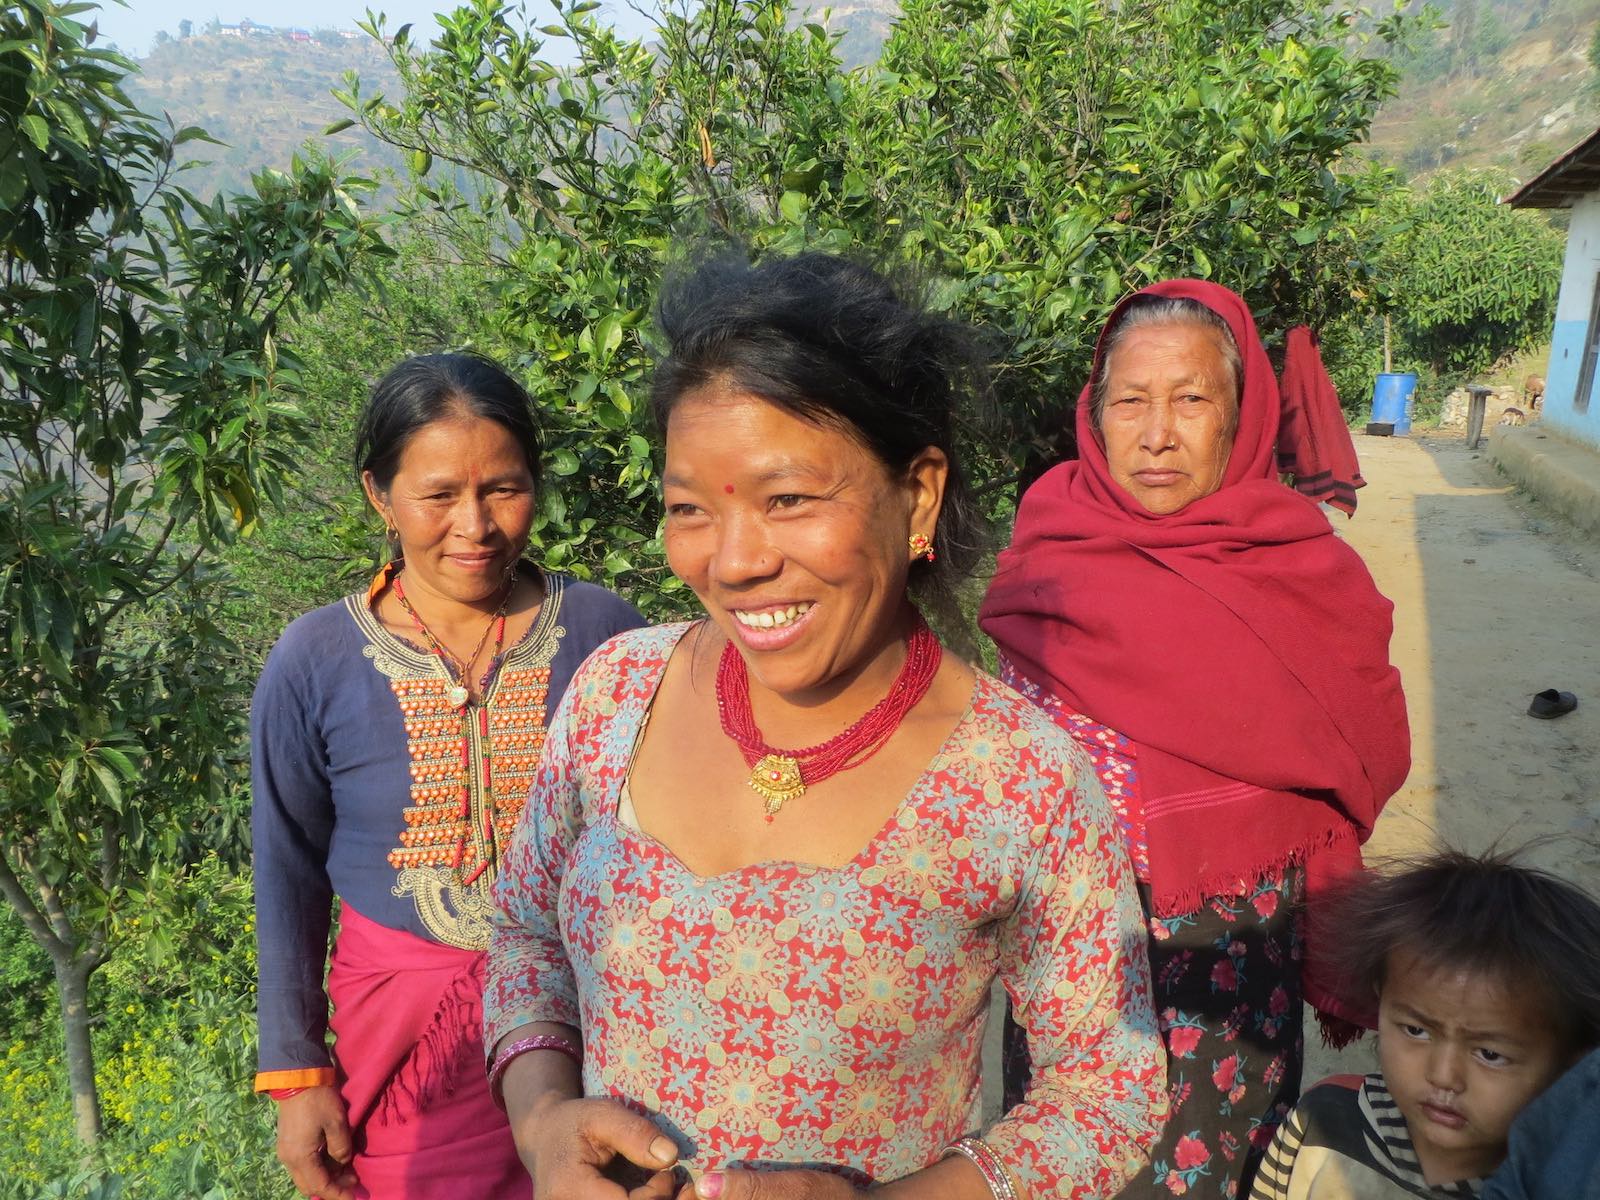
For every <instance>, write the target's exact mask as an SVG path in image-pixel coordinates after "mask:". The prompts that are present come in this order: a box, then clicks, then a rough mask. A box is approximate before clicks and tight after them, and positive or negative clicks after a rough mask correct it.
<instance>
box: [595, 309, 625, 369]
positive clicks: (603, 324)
mask: <svg viewBox="0 0 1600 1200" xmlns="http://www.w3.org/2000/svg"><path fill="white" fill-rule="evenodd" d="M594 341H595V349H596V351H597V352H598V355H599V358H600V361H601V362H610V361H611V356H612V355H614V354H615V353H616V352H617V347H618V346H620V345H622V321H621V319H620V318H619V317H618V316H617V314H616V313H611V314H608V315H607V316H605V317H602V318H601V320H600V323H599V325H597V326H596V327H595V333H594Z"/></svg>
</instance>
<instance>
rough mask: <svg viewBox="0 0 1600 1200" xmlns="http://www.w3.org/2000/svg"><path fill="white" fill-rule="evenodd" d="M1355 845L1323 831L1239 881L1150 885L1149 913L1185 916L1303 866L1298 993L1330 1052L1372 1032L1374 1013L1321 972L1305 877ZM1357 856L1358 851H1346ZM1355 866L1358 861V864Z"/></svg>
mask: <svg viewBox="0 0 1600 1200" xmlns="http://www.w3.org/2000/svg"><path fill="white" fill-rule="evenodd" d="M1355 840H1356V834H1355V830H1354V829H1352V828H1350V827H1349V826H1348V825H1346V826H1343V827H1336V828H1333V829H1330V830H1328V831H1327V832H1326V833H1324V834H1322V835H1321V836H1320V837H1317V838H1313V839H1310V840H1308V841H1306V842H1305V843H1303V844H1301V845H1300V846H1297V847H1295V848H1293V849H1292V850H1290V851H1289V852H1287V853H1284V854H1277V855H1274V856H1273V857H1272V858H1271V859H1269V860H1268V861H1266V862H1265V863H1262V864H1261V865H1260V866H1258V867H1255V868H1253V869H1252V870H1251V871H1250V872H1248V873H1247V874H1246V875H1245V876H1244V877H1240V876H1239V875H1230V876H1226V877H1224V876H1215V875H1214V876H1205V877H1201V878H1199V879H1195V878H1193V877H1189V878H1184V879H1181V880H1179V881H1178V883H1179V885H1180V886H1177V887H1170V888H1164V889H1162V890H1161V891H1159V892H1158V891H1156V889H1155V886H1154V884H1153V883H1152V886H1151V899H1150V906H1151V911H1152V912H1153V913H1154V914H1155V915H1156V916H1158V917H1177V916H1182V915H1183V914H1185V913H1191V912H1194V911H1195V909H1197V908H1200V907H1201V906H1202V905H1203V904H1205V902H1206V901H1207V900H1209V899H1210V898H1211V897H1213V896H1233V895H1239V894H1249V893H1250V892H1251V891H1252V890H1253V889H1255V888H1257V887H1259V886H1260V885H1261V884H1262V883H1264V882H1266V881H1267V880H1269V879H1271V878H1274V877H1276V876H1280V875H1282V874H1283V873H1284V872H1285V871H1287V870H1289V869H1290V868H1291V867H1297V866H1298V867H1304V868H1305V869H1306V873H1307V877H1306V895H1305V906H1304V907H1305V914H1304V924H1303V926H1302V929H1303V931H1304V937H1305V942H1306V954H1305V958H1304V960H1303V961H1304V969H1303V973H1302V977H1301V986H1302V988H1303V991H1304V995H1305V998H1306V1003H1308V1004H1310V1005H1311V1007H1312V1008H1313V1009H1314V1010H1315V1011H1316V1014H1317V1024H1318V1026H1319V1029H1320V1032H1321V1034H1322V1040H1323V1041H1324V1042H1325V1043H1326V1044H1327V1045H1329V1046H1331V1047H1333V1048H1334V1049H1340V1048H1342V1047H1344V1046H1348V1045H1349V1044H1350V1043H1351V1042H1354V1041H1355V1040H1357V1039H1358V1038H1360V1037H1361V1036H1362V1035H1363V1034H1364V1033H1366V1032H1367V1030H1368V1029H1371V1028H1373V1027H1374V1023H1375V1022H1374V1018H1375V1015H1376V1014H1375V1013H1373V1012H1371V1011H1370V1010H1369V1011H1363V1010H1361V1009H1359V1008H1358V1007H1357V1006H1355V1005H1352V1004H1351V1003H1350V1001H1349V999H1348V998H1347V997H1346V996H1344V995H1342V994H1341V993H1340V991H1339V989H1338V988H1337V986H1336V985H1334V983H1333V981H1331V980H1330V979H1329V978H1328V976H1327V973H1326V971H1325V970H1324V969H1323V967H1322V965H1321V964H1322V963H1323V962H1324V956H1323V955H1322V954H1319V953H1318V952H1317V948H1316V942H1317V941H1318V940H1320V938H1321V936H1322V933H1323V931H1322V930H1320V929H1316V928H1315V927H1314V922H1313V920H1312V919H1311V918H1310V916H1309V912H1310V909H1311V908H1312V906H1313V905H1314V904H1315V903H1316V900H1317V896H1316V893H1315V890H1314V888H1313V886H1312V885H1313V880H1312V878H1311V869H1312V860H1313V859H1314V858H1315V856H1317V855H1318V854H1324V853H1327V852H1328V851H1331V850H1336V849H1343V848H1344V847H1345V846H1346V844H1347V843H1351V842H1354V841H1355ZM1350 848H1351V849H1352V850H1355V851H1356V853H1357V854H1359V847H1358V846H1352V847H1350ZM1358 861H1359V859H1358Z"/></svg>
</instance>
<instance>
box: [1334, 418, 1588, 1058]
mask: <svg viewBox="0 0 1600 1200" xmlns="http://www.w3.org/2000/svg"><path fill="white" fill-rule="evenodd" d="M1356 449H1357V451H1358V453H1359V454H1360V456H1361V467H1362V473H1363V474H1364V475H1365V476H1366V478H1367V480H1368V486H1367V487H1366V488H1365V489H1363V490H1362V492H1361V494H1360V500H1361V502H1360V508H1359V510H1358V513H1357V515H1356V517H1355V518H1354V519H1353V520H1350V521H1349V522H1346V521H1345V519H1344V518H1343V517H1338V518H1336V521H1337V525H1338V528H1339V531H1340V533H1341V534H1342V535H1344V536H1345V537H1347V538H1348V539H1349V541H1350V544H1351V545H1353V546H1354V547H1355V548H1356V549H1357V550H1358V551H1360V553H1361V555H1362V557H1363V558H1364V559H1365V560H1366V562H1367V565H1368V567H1370V568H1371V570H1372V573H1373V575H1374V576H1375V577H1376V579H1377V581H1378V586H1379V587H1380V588H1381V589H1382V590H1383V591H1384V593H1385V594H1386V595H1388V596H1389V597H1390V598H1391V599H1392V600H1393V601H1394V602H1395V636H1394V643H1393V654H1394V658H1395V661H1396V663H1397V664H1398V666H1399V667H1400V670H1401V673H1402V675H1403V677H1404V680H1405V688H1406V700H1407V707H1408V709H1409V710H1410V714H1411V732H1412V739H1413V749H1412V759H1413V761H1412V768H1411V776H1410V778H1409V779H1408V780H1407V782H1406V785H1405V787H1404V788H1403V789H1402V790H1401V791H1400V793H1399V795H1397V796H1396V797H1395V798H1394V799H1393V800H1391V801H1390V802H1389V806H1388V808H1387V809H1386V810H1385V811H1384V814H1383V816H1382V817H1381V818H1380V819H1379V822H1378V827H1377V832H1376V833H1375V834H1374V836H1373V839H1372V841H1371V842H1370V843H1369V844H1368V847H1367V857H1368V859H1369V861H1370V860H1372V859H1374V858H1377V859H1381V858H1382V856H1384V855H1392V854H1407V853H1412V852H1416V851H1419V850H1426V849H1428V848H1430V847H1433V846H1435V845H1438V844H1441V843H1443V844H1448V845H1450V846H1454V847H1457V848H1460V849H1464V850H1469V851H1475V850H1482V849H1484V848H1486V847H1487V846H1489V845H1491V844H1492V843H1494V842H1496V841H1499V842H1501V843H1502V844H1503V845H1508V846H1511V845H1520V844H1523V843H1525V842H1528V841H1530V840H1532V839H1536V838H1537V839H1543V840H1541V841H1539V842H1538V843H1537V844H1536V845H1534V846H1532V847H1531V848H1530V851H1529V854H1528V859H1529V861H1531V862H1533V863H1536V864H1537V865H1539V866H1543V867H1547V868H1549V869H1550V870H1553V871H1555V872H1557V873H1559V874H1561V875H1563V876H1565V877H1567V878H1569V879H1572V880H1573V881H1575V882H1577V883H1580V884H1582V885H1583V886H1585V887H1587V888H1589V889H1590V890H1591V891H1594V892H1596V893H1597V894H1600V571H1597V567H1600V544H1597V543H1595V542H1593V541H1588V540H1585V539H1583V538H1582V537H1581V536H1579V535H1577V534H1575V533H1573V532H1572V531H1571V530H1570V527H1567V526H1564V525H1561V524H1559V523H1558V522H1555V521H1552V520H1550V519H1547V518H1541V517H1540V516H1539V515H1538V513H1537V511H1536V507H1535V506H1534V505H1533V504H1532V503H1531V502H1530V501H1528V500H1527V499H1526V498H1524V497H1521V496H1519V495H1517V493H1515V492H1513V491H1512V489H1511V488H1510V486H1509V485H1508V484H1507V483H1506V481H1505V480H1504V478H1503V477H1501V476H1500V475H1498V474H1497V473H1496V472H1495V470H1494V466H1493V464H1492V463H1491V462H1490V461H1489V460H1488V458H1487V456H1485V455H1483V454H1482V453H1481V452H1471V451H1468V450H1467V449H1466V445H1465V443H1464V442H1462V441H1461V440H1459V439H1448V438H1425V439H1416V440H1412V439H1406V438H1392V439H1391V438H1358V439H1357V447H1356ZM1546 687H1555V688H1559V689H1561V690H1562V691H1569V692H1574V693H1576V694H1577V696H1578V700H1579V707H1578V709H1577V711H1576V712H1573V713H1571V714H1569V715H1567V716H1565V717H1562V718H1560V719H1558V720H1554V721H1539V720H1535V719H1533V718H1531V717H1529V716H1528V715H1527V708H1528V701H1529V699H1530V698H1531V697H1532V694H1533V693H1534V692H1536V691H1539V690H1540V689H1542V688H1546ZM1311 1040H1314V1038H1313V1035H1310V1034H1309V1031H1308V1041H1311ZM1370 1061H1371V1051H1370V1049H1367V1048H1364V1047H1360V1046H1358V1047H1355V1048H1353V1049H1351V1050H1348V1051H1346V1052H1344V1053H1343V1054H1339V1055H1336V1054H1333V1053H1331V1052H1329V1051H1327V1050H1326V1049H1324V1048H1322V1047H1320V1046H1318V1047H1315V1048H1313V1047H1310V1046H1308V1063H1307V1067H1306V1082H1307V1083H1308V1084H1309V1083H1311V1082H1314V1081H1315V1080H1316V1079H1319V1078H1321V1076H1322V1075H1325V1074H1328V1073H1330V1072H1332V1071H1335V1070H1342V1071H1351V1070H1366V1069H1368V1066H1367V1064H1368V1063H1369V1062H1370Z"/></svg>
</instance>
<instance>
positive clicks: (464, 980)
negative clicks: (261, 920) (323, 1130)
mask: <svg viewBox="0 0 1600 1200" xmlns="http://www.w3.org/2000/svg"><path fill="white" fill-rule="evenodd" d="M483 957H484V956H483V953H482V952H481V951H475V950H459V949H456V948H455V947H453V946H445V945H441V944H440V943H438V942H432V941H428V940H427V939H425V938H420V937H417V936H416V935H415V934H412V933H407V932H405V931H404V930H396V929H390V928H388V927H387V926H384V925H379V924H378V923H377V922H375V921H372V920H369V919H368V918H366V917H363V916H362V915H361V914H360V913H358V912H356V911H355V910H354V909H353V908H351V907H350V906H349V905H348V904H346V905H345V906H344V908H343V911H342V913H341V916H340V920H339V937H338V941H337V942H336V943H335V945H334V950H333V959H332V965H331V966H330V968H329V971H328V996H329V999H330V1000H331V1001H332V1002H333V1017H332V1022H331V1024H332V1028H333V1032H334V1036H335V1039H336V1040H335V1042H334V1047H333V1056H334V1063H335V1065H336V1067H337V1068H338V1084H339V1091H340V1094H341V1095H342V1096H343V1098H344V1101H345V1106H346V1111H347V1112H348V1114H349V1119H350V1126H351V1128H352V1129H353V1130H354V1131H355V1135H356V1158H355V1163H354V1166H355V1171H356V1178H357V1179H358V1180H359V1181H360V1189H359V1191H358V1195H359V1196H361V1197H363V1198H367V1197H372V1198H375V1200H431V1198H433V1197H439V1196H472V1197H482V1198H483V1200H531V1197H532V1195H533V1184H532V1181H531V1180H529V1178H528V1176H527V1173H526V1172H525V1171H524V1170H523V1168H522V1164H521V1162H520V1161H519V1160H518V1158H517V1151H516V1146H515V1145H514V1143H513V1142H512V1140H511V1130H510V1127H509V1126H508V1125H507V1124H506V1116H505V1114H504V1113H503V1112H501V1111H500V1109H499V1108H498V1107H497V1106H496V1105H495V1103H494V1101H493V1100H492V1099H491V1098H490V1096H489V1086H488V1081H487V1078H486V1077H485V1073H484V1052H483Z"/></svg>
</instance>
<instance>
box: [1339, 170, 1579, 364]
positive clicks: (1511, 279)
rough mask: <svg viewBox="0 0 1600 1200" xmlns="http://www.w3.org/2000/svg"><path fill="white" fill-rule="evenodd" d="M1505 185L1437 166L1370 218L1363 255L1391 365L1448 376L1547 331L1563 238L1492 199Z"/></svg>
mask: <svg viewBox="0 0 1600 1200" xmlns="http://www.w3.org/2000/svg"><path fill="white" fill-rule="evenodd" d="M1513 187H1514V185H1513V184H1512V181H1511V180H1510V178H1509V177H1508V176H1506V175H1504V174H1502V173H1499V172H1495V171H1451V172H1443V173H1441V174H1439V175H1436V176H1434V177H1433V178H1432V179H1430V180H1429V181H1428V183H1427V184H1426V186H1424V187H1422V188H1420V189H1417V190H1409V189H1408V190H1404V191H1400V192H1397V193H1396V194H1395V195H1394V196H1393V197H1391V198H1390V199H1389V200H1388V201H1387V202H1386V203H1385V204H1384V206H1383V208H1382V209H1381V211H1379V212H1378V213H1376V214H1375V215H1374V218H1373V221H1372V225H1371V230H1370V238H1371V245H1370V248H1369V250H1368V254H1369V256H1370V258H1371V261H1372V263H1373V265H1374V268H1375V272H1374V290H1375V296H1376V298H1377V301H1378V304H1379V307H1381V308H1382V310H1383V311H1385V312H1387V313H1388V314H1389V315H1390V318H1391V321H1392V323H1393V327H1394V330H1395V333H1396V335H1397V337H1398V342H1399V348H1398V349H1397V351H1396V358H1397V365H1398V364H1399V362H1400V361H1405V362H1406V364H1407V366H1408V367H1416V366H1423V367H1426V368H1428V369H1429V370H1431V371H1433V372H1434V373H1435V374H1436V375H1438V376H1441V377H1447V378H1450V379H1455V378H1460V377H1464V376H1469V375H1473V374H1476V373H1478V372H1481V371H1486V370H1488V369H1489V368H1490V367H1492V366H1494V365H1495V363H1497V362H1499V361H1500V360H1502V359H1504V358H1506V357H1507V356H1509V355H1512V354H1516V353H1519V352H1521V351H1524V350H1529V349H1532V348H1533V347H1534V346H1536V345H1538V344H1539V343H1540V341H1541V340H1542V339H1544V338H1546V337H1548V336H1549V334H1550V324H1551V322H1552V320H1553V319H1554V317H1555V303H1556V293H1557V291H1558V289H1559V287H1560V283H1561V260H1562V254H1563V252H1564V246H1565V241H1564V239H1563V237H1562V235H1561V234H1560V233H1559V232H1558V231H1557V230H1555V229H1554V228H1553V227H1552V226H1551V225H1550V222H1549V221H1548V220H1547V219H1546V218H1545V217H1544V216H1543V215H1542V214H1540V213H1535V212H1526V211H1523V210H1519V209H1513V208H1509V207H1507V206H1506V205H1504V204H1501V203H1500V197H1501V196H1504V195H1506V194H1508V193H1509V192H1510V191H1512V190H1513Z"/></svg>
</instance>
